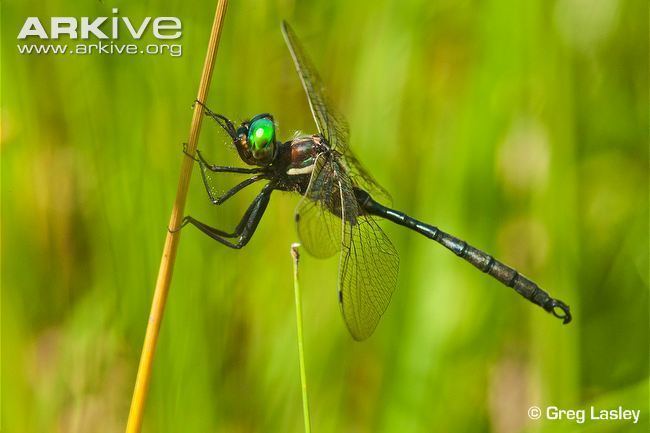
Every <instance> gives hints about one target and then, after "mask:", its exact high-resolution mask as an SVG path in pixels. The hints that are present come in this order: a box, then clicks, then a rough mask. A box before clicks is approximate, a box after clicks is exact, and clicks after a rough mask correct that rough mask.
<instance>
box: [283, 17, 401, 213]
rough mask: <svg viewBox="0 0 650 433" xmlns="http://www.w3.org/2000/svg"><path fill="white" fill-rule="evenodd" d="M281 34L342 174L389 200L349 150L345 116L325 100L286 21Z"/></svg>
mask: <svg viewBox="0 0 650 433" xmlns="http://www.w3.org/2000/svg"><path fill="white" fill-rule="evenodd" d="M282 34H283V35H284V39H285V42H286V43H287V46H288V47H289V52H290V53H291V57H292V58H293V62H294V64H295V66H296V71H297V72H298V76H299V77H300V80H301V82H302V86H303V88H304V89H305V92H306V93H307V99H308V100H309V107H310V108H311V113H312V115H313V117H314V121H315V122H316V126H317V127H318V132H320V134H321V135H322V136H323V137H325V139H326V140H327V141H328V143H329V144H330V146H331V148H332V149H333V150H335V151H336V152H338V153H339V154H340V155H342V156H343V158H342V160H343V164H344V165H345V170H346V173H347V175H348V176H350V178H351V179H352V181H353V183H354V184H355V185H357V186H359V187H361V188H363V189H365V190H366V191H368V192H369V193H370V194H371V195H372V196H374V197H376V198H378V199H380V200H382V201H387V202H390V201H391V198H390V194H388V192H387V191H386V190H385V189H384V188H383V187H382V186H381V185H379V184H378V183H377V182H376V181H375V179H374V178H373V177H372V176H371V175H370V174H369V173H368V172H367V171H366V170H365V169H364V168H363V166H362V165H361V164H360V163H359V160H358V159H357V158H356V156H354V154H353V153H352V151H351V150H350V147H349V145H348V143H349V141H350V130H349V127H348V123H347V121H346V120H345V117H343V115H342V114H341V113H339V112H338V111H337V110H336V109H335V108H334V106H333V105H332V104H331V103H330V102H329V99H328V98H327V93H326V92H325V86H324V85H323V82H322V81H321V79H320V76H319V75H318V72H317V71H316V68H315V67H314V65H313V63H312V62H311V60H310V59H309V57H308V56H307V54H306V52H305V50H304V48H303V47H302V45H301V44H300V42H299V41H298V38H297V36H296V34H295V33H294V31H293V29H292V28H291V26H290V25H289V24H288V23H287V22H286V21H283V22H282Z"/></svg>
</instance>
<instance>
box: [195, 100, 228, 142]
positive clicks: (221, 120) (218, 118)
mask: <svg viewBox="0 0 650 433" xmlns="http://www.w3.org/2000/svg"><path fill="white" fill-rule="evenodd" d="M194 103H195V104H199V105H200V106H201V107H203V113H205V115H206V116H209V117H211V118H212V119H213V120H214V121H215V122H217V123H218V124H219V126H221V127H222V128H223V129H224V130H225V131H226V132H227V133H228V135H230V137H231V138H232V139H233V140H236V139H237V131H236V129H235V125H233V123H232V121H231V120H230V119H228V118H227V117H226V116H223V115H221V114H217V113H215V112H214V111H212V110H210V109H209V108H208V107H207V106H206V105H205V104H204V103H203V102H201V101H199V100H198V99H195V100H194Z"/></svg>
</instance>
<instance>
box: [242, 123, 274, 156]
mask: <svg viewBox="0 0 650 433" xmlns="http://www.w3.org/2000/svg"><path fill="white" fill-rule="evenodd" d="M248 142H249V143H250V150H251V152H252V153H253V157H255V159H267V158H268V157H269V156H272V154H273V151H274V147H275V125H274V124H273V121H272V120H271V119H268V118H265V117H263V118H261V119H257V120H255V121H254V122H253V123H251V125H250V127H249V129H248Z"/></svg>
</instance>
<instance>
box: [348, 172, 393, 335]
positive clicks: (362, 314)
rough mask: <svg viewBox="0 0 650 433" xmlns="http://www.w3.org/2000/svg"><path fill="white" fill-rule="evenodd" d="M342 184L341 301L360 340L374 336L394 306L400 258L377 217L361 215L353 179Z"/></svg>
mask: <svg viewBox="0 0 650 433" xmlns="http://www.w3.org/2000/svg"><path fill="white" fill-rule="evenodd" d="M339 182H340V183H341V187H340V191H341V195H342V202H343V203H345V206H344V211H343V220H344V230H343V245H342V249H341V259H340V260H341V261H340V264H339V300H340V302H341V310H342V312H343V318H344V319H345V323H346V325H347V327H348V330H349V331H350V334H352V337H353V338H354V339H355V340H358V341H360V340H364V339H366V338H368V337H369V336H370V335H371V334H372V333H373V331H374V330H375V328H376V327H377V324H378V323H379V320H380V319H381V316H382V315H383V314H384V312H385V311H386V309H387V308H388V305H389V304H390V300H391V297H392V295H393V292H394V291H395V287H396V286H397V273H398V270H399V255H398V254H397V251H396V250H395V247H394V246H393V244H392V243H391V241H390V239H389V238H388V236H387V235H386V233H384V231H383V230H382V229H381V227H379V225H378V224H377V221H376V220H375V218H374V217H372V216H371V215H367V214H365V213H363V212H361V209H360V207H359V205H358V203H357V201H356V198H355V196H354V192H353V190H352V185H351V182H350V179H348V178H347V177H342V178H340V180H339ZM346 182H347V183H348V185H345V183H346Z"/></svg>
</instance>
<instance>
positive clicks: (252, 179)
mask: <svg viewBox="0 0 650 433" xmlns="http://www.w3.org/2000/svg"><path fill="white" fill-rule="evenodd" d="M201 174H203V173H201ZM262 179H265V177H264V176H263V175H261V174H260V175H257V176H253V177H249V178H248V179H246V180H244V181H243V182H240V183H238V184H237V185H235V186H234V187H232V188H230V189H229V190H228V191H226V192H225V193H223V194H222V195H220V196H218V197H215V196H214V194H213V193H212V189H211V187H210V184H209V182H208V180H207V178H206V177H205V175H203V185H204V186H205V190H206V192H207V193H208V197H209V198H210V202H212V204H214V205H217V206H219V205H220V204H222V203H223V202H225V201H226V200H228V199H229V198H230V197H232V196H233V195H235V194H237V193H238V192H239V191H241V190H242V189H244V188H246V187H247V186H248V185H252V184H253V183H255V182H257V181H259V180H262Z"/></svg>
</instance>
